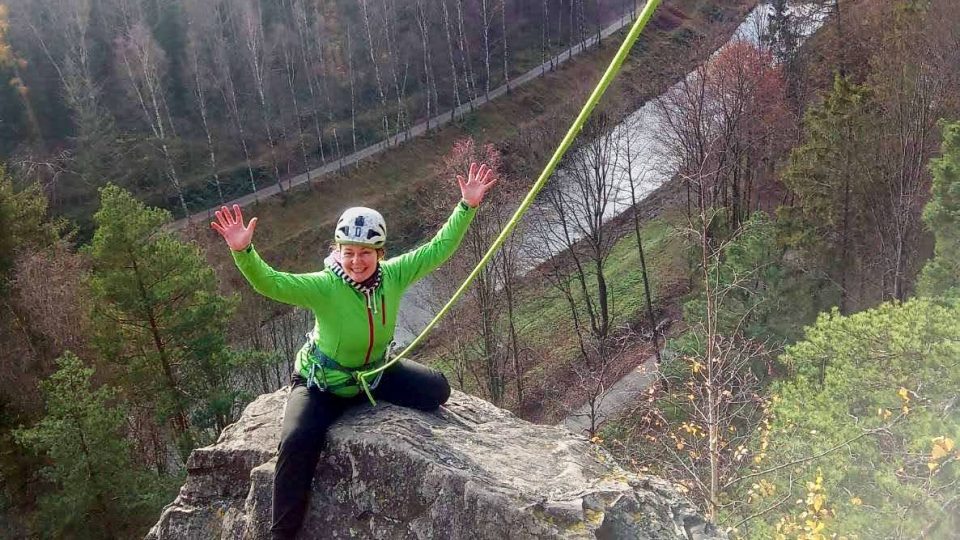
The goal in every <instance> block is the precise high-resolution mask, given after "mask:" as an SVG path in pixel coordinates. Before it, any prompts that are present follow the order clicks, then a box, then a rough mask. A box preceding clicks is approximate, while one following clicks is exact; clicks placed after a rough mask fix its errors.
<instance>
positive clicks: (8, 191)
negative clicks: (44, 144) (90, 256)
mask: <svg viewBox="0 0 960 540" xmlns="http://www.w3.org/2000/svg"><path fill="white" fill-rule="evenodd" d="M61 229H62V228H61V227H60V226H58V225H57V224H56V223H53V222H50V221H47V198H46V197H45V196H44V195H43V192H42V191H41V190H40V187H39V186H38V185H36V184H34V185H31V186H29V187H28V188H26V189H22V190H17V189H16V188H15V187H14V185H13V179H12V178H11V177H10V176H9V175H8V174H7V173H6V169H5V168H4V167H3V166H2V165H0V291H2V290H3V284H4V282H5V281H6V278H7V274H8V273H9V272H10V269H11V268H12V267H13V262H14V258H15V255H16V252H17V250H18V249H20V248H21V247H23V246H25V245H34V246H46V245H50V244H52V243H53V242H54V241H56V239H57V237H58V236H59V233H60V231H61Z"/></svg>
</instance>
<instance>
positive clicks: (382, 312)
mask: <svg viewBox="0 0 960 540" xmlns="http://www.w3.org/2000/svg"><path fill="white" fill-rule="evenodd" d="M380 325H381V326H386V325H387V304H386V303H385V300H384V297H383V296H381V297H380Z"/></svg>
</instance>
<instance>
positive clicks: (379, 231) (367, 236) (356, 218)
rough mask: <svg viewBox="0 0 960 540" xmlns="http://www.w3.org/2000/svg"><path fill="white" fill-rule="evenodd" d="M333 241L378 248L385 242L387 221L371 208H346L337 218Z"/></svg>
mask: <svg viewBox="0 0 960 540" xmlns="http://www.w3.org/2000/svg"><path fill="white" fill-rule="evenodd" d="M333 238H334V241H335V242H336V243H338V244H351V245H357V246H369V247H372V248H375V249H380V248H382V247H383V245H384V244H385V243H386V242H387V223H386V221H384V220H383V216H381V215H380V212H377V211H376V210H374V209H372V208H365V207H363V206H354V207H353V208H347V209H346V211H344V212H343V214H340V219H338V220H337V230H336V231H335V232H334V236H333Z"/></svg>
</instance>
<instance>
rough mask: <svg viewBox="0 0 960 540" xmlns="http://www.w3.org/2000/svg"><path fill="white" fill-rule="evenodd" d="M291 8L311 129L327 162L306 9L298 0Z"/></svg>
mask: <svg viewBox="0 0 960 540" xmlns="http://www.w3.org/2000/svg"><path fill="white" fill-rule="evenodd" d="M290 7H291V9H292V10H293V23H294V26H295V27H296V29H297V38H298V40H299V41H298V43H299V49H300V62H301V66H302V68H303V73H304V75H305V76H306V79H307V90H308V91H309V93H310V109H311V115H310V116H311V117H313V129H314V132H315V133H316V136H317V151H318V152H319V154H320V161H321V162H323V163H326V162H327V156H326V154H325V153H324V149H323V130H322V129H321V128H320V109H321V107H320V100H319V99H318V97H317V92H318V91H319V88H318V87H319V85H318V84H317V83H316V78H317V76H316V75H315V74H314V73H313V66H314V65H315V64H316V63H317V55H316V53H315V52H314V50H313V47H312V46H311V45H312V43H313V42H312V41H311V40H308V39H307V33H308V23H307V11H306V9H305V8H304V7H303V4H302V3H301V1H300V0H293V2H292V5H291V6H290Z"/></svg>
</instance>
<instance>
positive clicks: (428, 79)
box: [416, 0, 439, 129]
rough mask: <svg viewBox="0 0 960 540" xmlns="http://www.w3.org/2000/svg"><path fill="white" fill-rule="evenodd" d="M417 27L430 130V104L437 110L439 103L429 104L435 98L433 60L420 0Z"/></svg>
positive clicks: (432, 111)
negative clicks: (421, 49) (421, 51)
mask: <svg viewBox="0 0 960 540" xmlns="http://www.w3.org/2000/svg"><path fill="white" fill-rule="evenodd" d="M416 19H417V27H418V28H419V29H420V45H421V46H422V48H423V80H424V85H423V91H424V100H425V101H426V109H427V110H426V113H427V129H430V117H431V115H432V114H434V112H435V111H434V110H433V109H432V108H431V104H432V105H433V106H434V107H435V108H437V109H439V103H436V101H439V100H436V101H433V102H431V99H432V98H433V97H434V96H436V94H437V91H436V86H437V83H436V79H435V77H434V75H433V59H432V58H431V56H430V35H429V33H428V30H429V24H430V23H429V21H428V20H427V16H426V14H425V13H424V11H423V2H422V0H417V15H416Z"/></svg>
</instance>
